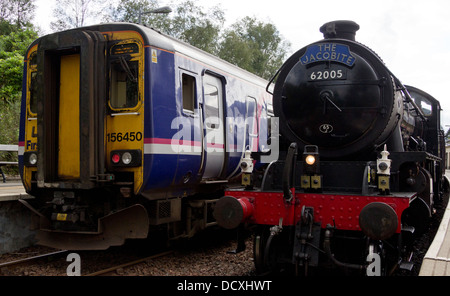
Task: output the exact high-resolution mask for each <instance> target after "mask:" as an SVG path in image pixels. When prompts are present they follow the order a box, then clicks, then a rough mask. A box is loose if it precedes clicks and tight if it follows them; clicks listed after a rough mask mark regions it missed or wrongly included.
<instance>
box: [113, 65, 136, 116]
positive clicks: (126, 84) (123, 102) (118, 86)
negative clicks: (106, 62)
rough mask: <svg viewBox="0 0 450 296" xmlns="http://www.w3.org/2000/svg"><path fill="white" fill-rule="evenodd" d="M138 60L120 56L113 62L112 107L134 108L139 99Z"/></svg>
mask: <svg viewBox="0 0 450 296" xmlns="http://www.w3.org/2000/svg"><path fill="white" fill-rule="evenodd" d="M138 67H139V66H138V62H137V61H126V60H125V58H123V57H120V58H118V59H116V60H114V61H113V62H112V63H111V86H110V103H111V107H112V108H117V109H120V108H133V107H135V106H136V105H137V103H138V100H139V90H138V75H139V74H138V73H139V71H138V70H139V69H138Z"/></svg>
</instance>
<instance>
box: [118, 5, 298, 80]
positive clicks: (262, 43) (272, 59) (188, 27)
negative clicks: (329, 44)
mask: <svg viewBox="0 0 450 296" xmlns="http://www.w3.org/2000/svg"><path fill="white" fill-rule="evenodd" d="M170 6H171V7H172V8H173V12H172V13H170V14H169V15H161V14H142V15H141V22H142V23H143V24H148V25H150V26H151V27H154V28H156V29H158V30H160V31H162V32H164V33H166V34H168V35H170V36H173V37H175V38H177V39H180V40H182V41H185V42H187V43H189V44H191V45H193V46H195V47H197V48H200V49H202V50H205V51H207V52H209V53H211V54H214V55H218V56H219V57H220V58H222V59H224V60H226V61H228V62H230V63H232V64H235V65H237V66H239V67H241V68H243V69H246V70H248V71H250V72H252V73H254V74H256V75H258V76H261V77H263V78H266V79H268V78H270V77H271V76H272V75H273V74H274V73H275V72H276V70H278V68H279V67H281V65H282V64H283V61H284V59H285V57H286V54H287V52H288V51H289V49H290V43H289V42H287V41H285V40H283V38H282V36H281V34H280V32H279V31H278V30H277V28H276V27H275V25H273V24H271V23H264V22H262V21H259V20H257V19H255V18H250V17H246V18H243V19H242V20H240V21H238V22H236V23H235V24H233V25H232V26H231V27H230V28H228V29H226V30H222V28H223V24H224V23H225V13H224V12H223V10H221V8H220V7H218V6H216V7H213V8H212V9H210V10H209V11H205V10H204V9H203V8H202V7H199V6H197V5H196V4H195V1H192V0H185V1H183V2H181V3H179V4H172V5H170ZM157 7H159V5H158V1H157V0H139V1H134V0H121V1H120V3H119V5H118V6H117V8H115V9H114V11H113V13H112V19H111V20H114V21H125V22H134V23H138V22H139V13H140V12H141V13H142V12H148V11H151V10H153V9H155V8H157Z"/></svg>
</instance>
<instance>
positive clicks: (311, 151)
mask: <svg viewBox="0 0 450 296" xmlns="http://www.w3.org/2000/svg"><path fill="white" fill-rule="evenodd" d="M303 161H304V169H303V170H304V172H305V173H306V174H309V175H310V174H318V173H319V148H318V147H317V146H313V145H308V146H305V149H304V150H303Z"/></svg>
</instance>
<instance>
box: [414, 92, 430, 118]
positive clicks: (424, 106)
mask: <svg viewBox="0 0 450 296" xmlns="http://www.w3.org/2000/svg"><path fill="white" fill-rule="evenodd" d="M411 95H412V97H413V98H414V102H415V103H416V105H417V106H418V107H419V108H420V109H421V110H422V112H423V114H424V115H425V116H430V115H432V110H433V105H432V104H431V102H430V101H429V100H428V99H427V98H425V97H424V96H422V95H420V94H418V93H413V94H411Z"/></svg>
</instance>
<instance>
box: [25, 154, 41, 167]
mask: <svg viewBox="0 0 450 296" xmlns="http://www.w3.org/2000/svg"><path fill="white" fill-rule="evenodd" d="M23 158H24V164H25V166H28V167H35V166H36V165H37V160H38V157H37V153H36V151H30V152H25V153H24V154H23Z"/></svg>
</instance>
